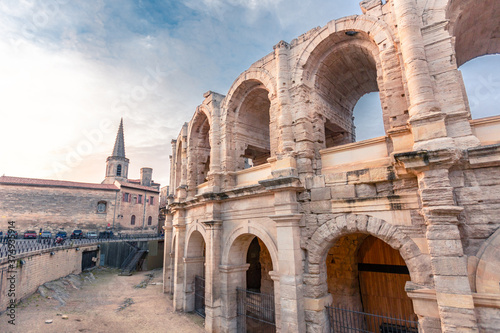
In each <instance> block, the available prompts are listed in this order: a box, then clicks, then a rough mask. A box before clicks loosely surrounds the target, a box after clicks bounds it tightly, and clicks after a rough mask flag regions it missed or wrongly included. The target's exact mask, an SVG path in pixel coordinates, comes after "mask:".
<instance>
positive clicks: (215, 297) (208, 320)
mask: <svg viewBox="0 0 500 333" xmlns="http://www.w3.org/2000/svg"><path fill="white" fill-rule="evenodd" d="M203 224H204V225H205V226H206V227H207V235H208V237H207V238H208V239H207V243H206V262H205V330H206V331H207V332H219V328H220V316H221V295H220V294H221V292H220V281H221V279H220V273H219V265H220V262H221V237H222V221H220V220H213V221H205V222H203Z"/></svg>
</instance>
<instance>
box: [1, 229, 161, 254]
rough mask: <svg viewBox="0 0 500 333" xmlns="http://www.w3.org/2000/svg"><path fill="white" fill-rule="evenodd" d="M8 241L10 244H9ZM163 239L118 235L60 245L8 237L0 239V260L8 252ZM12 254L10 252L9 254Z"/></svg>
mask: <svg viewBox="0 0 500 333" xmlns="http://www.w3.org/2000/svg"><path fill="white" fill-rule="evenodd" d="M9 239H10V240H11V241H10V244H9ZM155 239H158V240H160V239H163V236H161V235H156V234H119V235H116V236H113V237H104V238H103V237H97V238H90V239H88V238H80V239H70V238H68V239H65V240H64V242H62V243H57V242H56V239H55V238H37V239H22V238H9V237H8V236H3V237H0V259H2V258H6V257H7V256H8V254H9V250H14V251H15V252H14V253H15V254H16V255H19V254H23V253H29V252H35V251H40V250H45V249H50V248H58V247H61V246H70V247H75V246H82V245H91V244H99V243H103V242H116V241H130V240H155ZM9 246H10V248H9ZM11 253H12V252H11Z"/></svg>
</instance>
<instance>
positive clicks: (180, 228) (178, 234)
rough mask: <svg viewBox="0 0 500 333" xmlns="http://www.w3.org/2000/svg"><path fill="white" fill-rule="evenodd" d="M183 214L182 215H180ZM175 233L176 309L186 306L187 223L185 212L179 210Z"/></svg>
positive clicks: (176, 215) (174, 302)
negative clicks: (184, 303) (185, 262)
mask: <svg viewBox="0 0 500 333" xmlns="http://www.w3.org/2000/svg"><path fill="white" fill-rule="evenodd" d="M180 215H182V216H180ZM173 227H174V233H175V258H174V263H175V264H174V276H173V279H174V283H173V286H174V290H173V295H174V299H173V307H174V310H182V309H183V308H184V306H183V301H184V290H183V289H184V288H183V287H184V244H185V242H186V224H185V220H184V212H183V211H180V210H179V211H177V212H176V213H175V215H174V222H173Z"/></svg>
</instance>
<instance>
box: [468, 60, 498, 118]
mask: <svg viewBox="0 0 500 333" xmlns="http://www.w3.org/2000/svg"><path fill="white" fill-rule="evenodd" d="M460 71H461V72H462V78H463V80H464V86H465V91H466V92H467V100H468V104H469V109H470V113H471V117H472V119H480V118H486V117H492V116H498V115H500V112H499V110H498V103H499V102H500V55H498V54H497V55H486V56H481V57H478V58H474V59H472V60H470V61H468V62H467V63H465V64H463V65H462V66H461V67H460Z"/></svg>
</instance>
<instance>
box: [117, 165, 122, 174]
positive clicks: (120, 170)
mask: <svg viewBox="0 0 500 333" xmlns="http://www.w3.org/2000/svg"><path fill="white" fill-rule="evenodd" d="M116 175H117V176H121V175H122V165H121V164H118V166H117V167H116Z"/></svg>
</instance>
